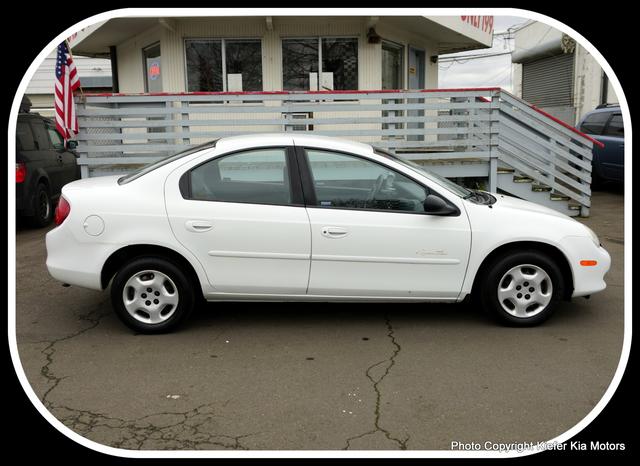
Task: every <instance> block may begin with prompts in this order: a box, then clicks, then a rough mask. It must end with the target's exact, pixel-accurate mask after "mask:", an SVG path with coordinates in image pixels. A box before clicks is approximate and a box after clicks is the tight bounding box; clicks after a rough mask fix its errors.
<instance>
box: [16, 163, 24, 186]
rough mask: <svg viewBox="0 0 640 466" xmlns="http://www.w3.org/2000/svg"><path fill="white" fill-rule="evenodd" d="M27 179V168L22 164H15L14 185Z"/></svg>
mask: <svg viewBox="0 0 640 466" xmlns="http://www.w3.org/2000/svg"><path fill="white" fill-rule="evenodd" d="M26 178H27V166H26V165H25V164H24V163H22V162H21V163H16V183H24V180H25V179H26Z"/></svg>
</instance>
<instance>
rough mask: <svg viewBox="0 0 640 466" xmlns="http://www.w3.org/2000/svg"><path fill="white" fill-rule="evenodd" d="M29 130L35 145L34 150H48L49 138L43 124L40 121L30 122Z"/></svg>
mask: <svg viewBox="0 0 640 466" xmlns="http://www.w3.org/2000/svg"><path fill="white" fill-rule="evenodd" d="M31 129H32V130H33V136H34V139H35V141H36V143H37V146H36V148H37V149H40V150H47V149H50V148H51V146H50V145H49V136H47V130H46V129H44V123H43V122H42V121H41V120H35V119H34V120H31Z"/></svg>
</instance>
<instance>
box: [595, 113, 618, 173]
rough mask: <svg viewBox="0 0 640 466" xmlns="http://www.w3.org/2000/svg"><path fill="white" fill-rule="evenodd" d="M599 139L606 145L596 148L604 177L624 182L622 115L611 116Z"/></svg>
mask: <svg viewBox="0 0 640 466" xmlns="http://www.w3.org/2000/svg"><path fill="white" fill-rule="evenodd" d="M597 139H598V140H599V141H600V142H602V143H604V147H603V148H600V147H596V148H595V150H597V151H598V152H599V154H598V155H599V158H600V163H601V164H602V172H603V175H604V177H605V178H607V179H610V180H613V181H620V182H622V181H623V179H624V125H623V123H622V114H621V113H614V114H613V115H611V118H610V119H609V121H608V122H607V125H606V126H605V128H604V131H603V132H602V136H598V137H597Z"/></svg>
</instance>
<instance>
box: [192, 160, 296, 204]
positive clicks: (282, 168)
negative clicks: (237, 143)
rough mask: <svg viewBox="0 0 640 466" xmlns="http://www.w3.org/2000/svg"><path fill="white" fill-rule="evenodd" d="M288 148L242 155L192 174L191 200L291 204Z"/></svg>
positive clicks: (208, 165)
mask: <svg viewBox="0 0 640 466" xmlns="http://www.w3.org/2000/svg"><path fill="white" fill-rule="evenodd" d="M288 173H289V172H288V165H287V156H286V149H284V148H269V149H256V150H249V151H244V152H238V153H234V154H230V155H226V156H222V157H219V158H215V159H213V160H210V161H209V162H206V163H204V164H202V165H200V166H198V167H196V168H194V169H193V170H192V171H191V176H190V178H191V187H190V192H191V199H194V200H200V201H222V202H242V203H253V204H277V205H287V204H291V203H292V202H291V185H290V182H289V174H288Z"/></svg>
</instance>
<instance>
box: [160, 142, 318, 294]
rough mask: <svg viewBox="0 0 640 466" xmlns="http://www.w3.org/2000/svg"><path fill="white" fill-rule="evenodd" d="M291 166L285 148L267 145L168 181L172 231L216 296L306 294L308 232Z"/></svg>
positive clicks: (290, 153) (199, 166)
mask: <svg viewBox="0 0 640 466" xmlns="http://www.w3.org/2000/svg"><path fill="white" fill-rule="evenodd" d="M295 164H296V161H295V155H294V152H293V149H292V148H287V147H267V148H259V149H248V150H242V151H238V152H233V153H230V154H226V155H222V156H220V157H216V158H212V159H210V160H208V161H206V162H204V163H199V164H197V166H193V167H189V169H188V170H187V171H185V172H184V174H182V172H178V171H176V172H174V173H172V174H171V175H170V176H169V177H168V179H167V182H166V184H165V198H166V206H167V213H168V216H169V221H170V223H171V228H172V230H173V232H174V234H175V236H176V238H177V240H178V241H179V242H180V243H182V245H183V246H185V247H186V248H187V249H189V250H190V251H191V252H192V253H193V254H194V255H196V256H197V258H198V259H199V260H200V262H201V263H202V264H203V266H204V268H205V270H206V273H207V277H208V279H209V282H210V283H211V285H212V286H213V287H214V289H215V291H216V292H217V293H229V294H242V295H247V294H249V295H250V294H259V295H264V294H276V295H281V294H285V295H290V294H294V295H295V294H305V293H306V290H307V284H308V280H309V265H310V255H311V234H310V231H309V220H308V217H307V213H306V211H305V208H304V205H303V202H302V192H301V187H300V181H299V175H298V169H297V167H296V165H295ZM183 177H184V178H183ZM180 179H182V181H180ZM180 183H182V186H183V189H182V191H179V190H178V186H179V184H180Z"/></svg>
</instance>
